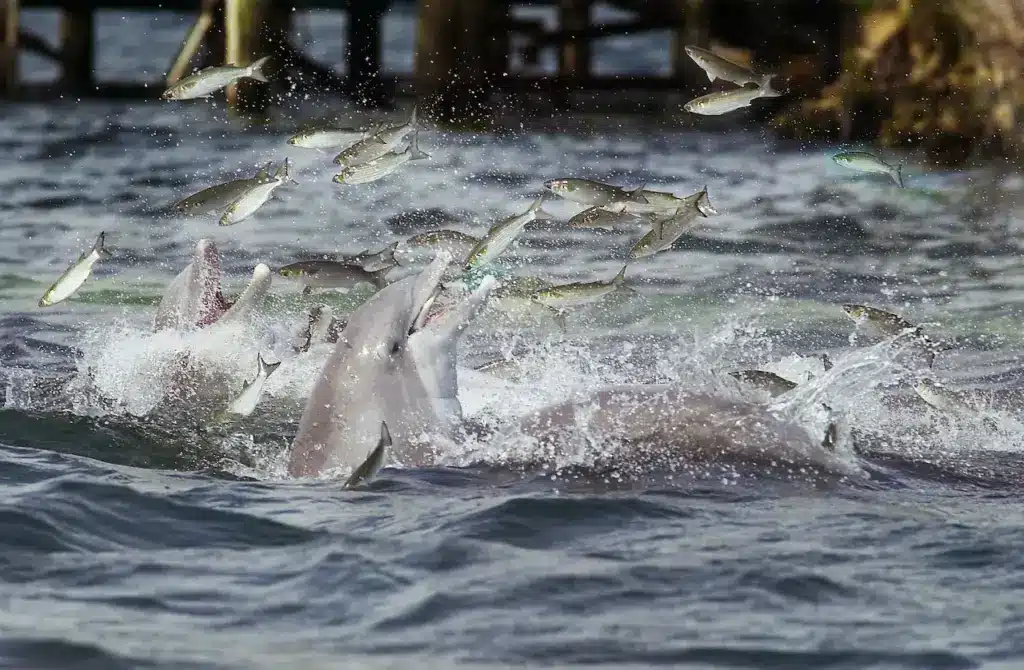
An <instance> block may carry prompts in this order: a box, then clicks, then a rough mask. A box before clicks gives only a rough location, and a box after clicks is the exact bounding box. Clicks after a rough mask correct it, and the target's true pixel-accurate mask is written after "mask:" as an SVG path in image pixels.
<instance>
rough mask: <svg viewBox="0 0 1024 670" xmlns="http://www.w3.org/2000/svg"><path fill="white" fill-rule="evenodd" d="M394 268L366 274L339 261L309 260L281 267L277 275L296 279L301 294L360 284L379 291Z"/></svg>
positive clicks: (347, 288)
mask: <svg viewBox="0 0 1024 670" xmlns="http://www.w3.org/2000/svg"><path fill="white" fill-rule="evenodd" d="M392 267H394V266H390V265H389V266H387V267H385V268H382V269H380V270H377V271H376V272H367V271H366V270H364V269H363V267H362V266H361V265H359V264H357V263H344V262H341V261H325V260H309V261H296V262H294V263H289V264H288V265H284V266H281V267H280V268H278V270H277V274H279V275H281V276H282V277H287V278H288V279H296V280H298V281H299V283H300V284H302V286H303V289H302V292H303V294H305V295H309V294H310V293H312V292H313V290H314V289H321V290H322V289H330V290H351V289H354V288H356V287H357V286H359V285H360V284H369V285H371V286H373V287H374V288H377V289H381V288H384V287H385V286H387V283H388V282H387V279H386V277H387V274H388V272H389V271H390V270H391V268H392Z"/></svg>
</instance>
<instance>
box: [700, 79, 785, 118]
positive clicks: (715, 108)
mask: <svg viewBox="0 0 1024 670" xmlns="http://www.w3.org/2000/svg"><path fill="white" fill-rule="evenodd" d="M773 92H774V91H771V90H770V89H769V90H768V91H766V90H765V89H763V88H761V87H759V86H758V87H751V86H745V87H743V88H735V89H732V90H730V91H717V92H715V93H708V94H707V95H702V96H700V97H699V98H694V99H693V100H691V101H690V102H688V103H686V104H685V105H683V109H685V110H686V111H688V112H690V113H692V114H700V115H702V116H719V115H721V114H728V113H729V112H735V111H736V110H737V109H743V108H744V107H749V106H750V103H752V102H753V101H754V100H757V99H758V98H769V97H772V96H771V95H770V93H773Z"/></svg>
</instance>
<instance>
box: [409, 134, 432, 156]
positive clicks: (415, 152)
mask: <svg viewBox="0 0 1024 670" xmlns="http://www.w3.org/2000/svg"><path fill="white" fill-rule="evenodd" d="M419 136H420V131H419V130H414V131H413V133H412V143H411V144H410V145H409V152H410V154H411V155H410V156H409V160H413V161H421V160H425V159H427V158H430V154H428V153H427V152H425V151H421V150H420V145H419V139H418V138H419Z"/></svg>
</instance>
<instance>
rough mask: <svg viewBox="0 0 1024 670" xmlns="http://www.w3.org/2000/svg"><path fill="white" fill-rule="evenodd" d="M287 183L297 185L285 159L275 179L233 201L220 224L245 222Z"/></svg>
mask: <svg viewBox="0 0 1024 670" xmlns="http://www.w3.org/2000/svg"><path fill="white" fill-rule="evenodd" d="M286 181H290V182H292V183H293V184H294V183H296V182H295V180H294V179H292V177H291V170H290V168H289V163H288V159H287V158H285V159H284V163H283V164H282V165H281V167H279V168H278V169H277V171H276V172H275V173H274V176H273V177H271V178H270V179H268V180H266V181H263V182H260V183H258V184H254V185H252V186H250V187H249V188H248V189H246V190H245V191H244V192H243V193H242V194H241V195H240V196H238V197H237V198H236V199H235V200H233V201H232V202H231V203H230V204H229V205H228V206H227V208H226V209H225V210H224V213H223V214H222V215H221V217H220V221H219V222H218V223H219V224H220V225H222V226H233V225H235V224H236V223H241V222H242V221H245V220H246V219H248V218H249V217H250V216H252V215H253V214H255V213H256V210H258V209H259V208H260V207H262V206H263V205H265V204H266V203H267V201H268V200H270V196H272V195H273V194H274V191H275V190H277V188H278V187H280V186H282V185H283V184H284V183H285V182H286Z"/></svg>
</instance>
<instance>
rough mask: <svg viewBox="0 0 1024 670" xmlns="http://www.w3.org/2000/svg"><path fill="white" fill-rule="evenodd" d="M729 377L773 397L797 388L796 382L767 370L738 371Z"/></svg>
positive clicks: (731, 373)
mask: <svg viewBox="0 0 1024 670" xmlns="http://www.w3.org/2000/svg"><path fill="white" fill-rule="evenodd" d="M729 376H730V377H732V378H734V379H736V380H737V381H740V382H743V383H744V384H749V385H750V386H753V387H754V388H757V389H760V390H762V391H767V392H768V393H770V394H771V395H772V396H778V395H782V394H783V393H786V392H787V391H792V390H793V389H795V388H796V387H797V383H796V382H794V381H790V380H788V379H786V378H785V377H780V376H779V375H777V374H775V373H774V372H768V371H767V370H737V371H735V372H730V373H729Z"/></svg>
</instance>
